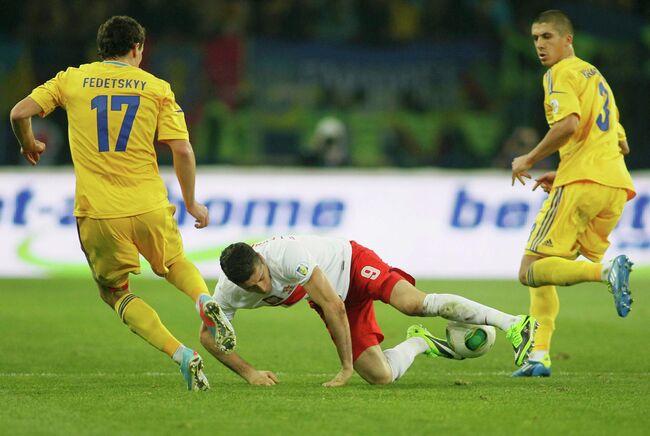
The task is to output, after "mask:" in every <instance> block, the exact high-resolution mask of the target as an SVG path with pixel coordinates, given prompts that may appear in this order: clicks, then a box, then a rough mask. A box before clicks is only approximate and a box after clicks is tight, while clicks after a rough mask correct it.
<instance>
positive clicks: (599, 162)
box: [543, 57, 636, 200]
mask: <svg viewBox="0 0 650 436" xmlns="http://www.w3.org/2000/svg"><path fill="white" fill-rule="evenodd" d="M543 84H544V110H545V112H546V120H547V121H548V124H549V126H552V125H553V124H555V123H556V122H558V121H560V120H561V119H563V118H565V117H567V116H568V115H571V114H576V115H577V116H578V117H579V118H580V122H579V125H578V129H577V131H576V132H575V133H574V134H573V136H572V137H571V138H570V139H569V141H568V142H567V143H566V144H564V145H563V146H562V147H561V148H560V150H559V151H560V165H559V167H558V169H557V175H556V177H555V182H554V186H563V185H566V184H569V183H572V182H576V181H579V180H589V181H593V182H596V183H600V184H601V185H606V186H611V187H614V188H623V189H625V190H627V192H628V200H629V199H631V198H633V197H634V196H635V195H636V193H635V191H634V185H633V184H632V178H631V177H630V173H629V172H628V170H627V167H626V166H625V160H624V159H623V155H622V154H621V151H620V148H619V146H618V141H619V140H623V139H626V137H625V130H624V129H623V126H622V125H621V124H620V122H619V114H618V108H617V107H616V101H615V100H614V94H613V93H612V90H611V88H610V87H609V85H608V84H607V81H606V80H605V78H604V77H603V76H602V74H600V72H599V71H598V70H597V69H596V68H595V67H594V66H593V65H591V64H589V63H587V62H585V61H583V60H582V59H579V58H577V57H570V58H566V59H563V60H561V61H560V62H558V63H557V64H555V65H553V66H552V67H551V68H550V69H549V70H548V71H547V72H546V74H545V75H544V80H543Z"/></svg>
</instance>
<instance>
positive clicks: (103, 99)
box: [90, 95, 140, 152]
mask: <svg viewBox="0 0 650 436" xmlns="http://www.w3.org/2000/svg"><path fill="white" fill-rule="evenodd" d="M108 98H109V96H108V95H98V96H97V97H95V98H93V99H92V100H91V101H90V108H91V109H92V110H95V109H97V142H98V144H99V151H100V152H105V151H109V147H108ZM124 105H126V114H125V115H124V120H123V121H122V127H120V133H119V135H118V137H117V143H116V144H115V151H126V144H127V143H128V142H129V135H130V134H131V128H132V127H133V120H135V114H136V113H137V112H138V107H139V106H140V96H139V95H114V96H112V97H111V110H112V111H121V110H122V106H124Z"/></svg>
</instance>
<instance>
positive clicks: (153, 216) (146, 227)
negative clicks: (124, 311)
mask: <svg viewBox="0 0 650 436" xmlns="http://www.w3.org/2000/svg"><path fill="white" fill-rule="evenodd" d="M175 211H176V208H175V207H174V206H171V205H170V206H168V207H164V208H161V209H156V210H154V211H151V212H147V213H145V214H142V215H136V216H131V217H125V218H111V219H94V218H88V217H79V218H77V229H78V231H79V240H80V242H81V249H82V250H83V251H84V253H85V254H86V258H87V259H88V264H89V265H90V268H91V270H92V271H93V275H94V277H95V280H96V281H97V283H99V284H100V285H102V286H105V287H110V288H119V287H122V286H123V285H124V284H126V283H127V282H128V275H129V273H133V274H140V256H139V254H142V256H144V258H145V259H147V261H148V262H149V264H150V265H151V269H152V270H153V271H154V272H155V273H156V274H158V275H160V276H163V275H165V274H167V273H168V272H169V269H168V268H167V267H168V266H169V265H171V264H173V263H174V262H175V260H176V259H178V258H179V257H180V256H183V255H184V253H183V242H182V240H181V235H180V233H179V231H178V227H177V225H176V220H175V219H174V212H175Z"/></svg>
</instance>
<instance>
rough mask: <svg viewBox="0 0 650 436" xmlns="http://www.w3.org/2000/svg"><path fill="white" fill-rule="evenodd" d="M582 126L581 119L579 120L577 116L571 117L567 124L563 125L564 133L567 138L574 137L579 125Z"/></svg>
mask: <svg viewBox="0 0 650 436" xmlns="http://www.w3.org/2000/svg"><path fill="white" fill-rule="evenodd" d="M579 124H580V118H578V117H577V116H576V115H575V114H571V115H569V116H568V117H567V118H566V119H565V122H564V123H563V125H562V127H563V129H562V130H563V133H564V134H565V135H566V136H567V137H571V136H573V134H574V133H575V132H577V131H578V125H579Z"/></svg>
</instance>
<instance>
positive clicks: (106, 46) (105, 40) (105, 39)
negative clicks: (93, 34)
mask: <svg viewBox="0 0 650 436" xmlns="http://www.w3.org/2000/svg"><path fill="white" fill-rule="evenodd" d="M144 36H145V31H144V27H142V26H141V25H140V23H138V22H137V21H135V20H134V19H133V18H131V17H127V16H125V15H116V16H113V17H111V18H109V19H108V20H107V21H106V22H105V23H104V24H102V25H101V26H99V30H97V53H98V54H99V57H100V58H101V59H102V60H104V59H112V58H117V57H120V56H124V55H125V54H127V53H128V52H129V50H131V49H132V48H133V45H134V44H144Z"/></svg>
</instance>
